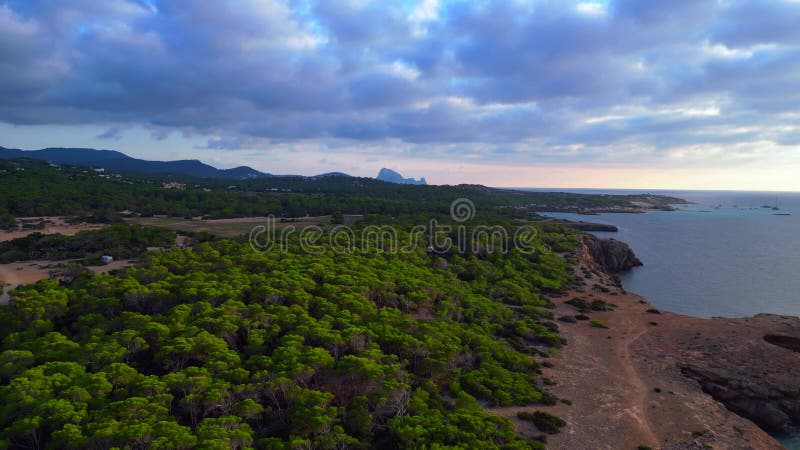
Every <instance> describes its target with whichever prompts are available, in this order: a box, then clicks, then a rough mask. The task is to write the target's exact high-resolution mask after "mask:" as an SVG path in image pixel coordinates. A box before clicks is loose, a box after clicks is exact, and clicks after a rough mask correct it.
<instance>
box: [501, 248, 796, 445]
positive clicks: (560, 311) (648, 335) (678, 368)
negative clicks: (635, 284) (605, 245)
mask: <svg viewBox="0 0 800 450" xmlns="http://www.w3.org/2000/svg"><path fill="white" fill-rule="evenodd" d="M575 257H576V258H577V262H578V264H576V268H575V272H576V275H577V276H578V278H579V279H580V280H581V282H580V283H579V285H576V286H574V287H573V289H571V290H570V291H568V292H567V293H566V294H564V295H562V296H559V297H554V298H552V299H551V300H552V301H553V303H554V304H555V308H554V310H553V312H554V315H555V318H559V317H563V316H565V315H573V316H574V315H575V314H579V311H578V309H577V308H576V307H575V306H573V305H571V304H568V303H567V301H569V300H570V299H573V298H576V297H577V298H584V299H586V300H588V301H594V300H601V301H603V302H606V303H608V304H613V305H615V307H613V308H611V310H609V311H588V312H586V313H585V314H586V315H588V316H590V318H591V319H596V320H599V321H601V322H602V324H604V325H605V326H606V327H607V328H597V327H592V326H590V325H589V324H588V323H587V321H576V322H575V323H569V322H563V321H558V324H559V327H560V329H561V333H562V335H563V336H564V337H565V338H566V339H567V344H566V345H565V346H564V347H562V348H561V349H560V351H559V353H558V355H556V356H554V357H551V358H547V359H546V360H544V361H547V364H545V367H543V369H542V372H543V377H545V378H547V379H550V380H554V381H555V382H556V383H557V384H555V385H553V386H551V387H549V389H550V390H551V392H552V393H553V394H555V395H556V396H557V397H558V398H560V399H566V400H568V401H569V402H571V404H565V403H558V404H557V405H554V406H544V407H542V406H535V407H525V408H497V409H493V410H492V411H493V412H495V413H497V414H500V415H503V416H505V417H508V418H510V419H512V420H513V421H514V422H515V424H516V426H517V428H518V431H519V432H520V433H522V434H523V435H526V436H536V435H538V434H540V433H539V432H538V431H537V430H536V429H535V427H532V426H531V425H529V424H527V423H525V422H522V421H519V420H517V419H516V413H517V412H519V411H520V410H528V411H535V410H544V411H548V412H551V413H552V414H555V415H557V416H559V417H562V418H563V419H564V420H565V421H566V422H567V427H565V428H564V429H563V430H562V431H561V433H559V434H555V435H551V436H548V446H549V447H552V448H574V449H581V448H587V449H588V448H607V449H617V448H637V447H639V446H645V448H646V447H650V448H654V449H656V448H660V449H686V448H698V449H699V448H708V447H707V446H711V447H713V448H730V449H734V448H735V449H748V448H750V449H773V448H774V449H781V448H784V447H783V446H782V445H781V444H780V442H778V441H777V440H776V439H775V438H774V437H773V436H771V435H770V434H769V433H768V432H767V431H766V430H767V429H770V428H772V429H770V431H771V432H776V431H778V430H777V429H775V428H774V427H775V426H777V425H778V424H779V423H781V422H782V421H784V420H785V419H786V416H787V414H786V411H784V410H788V411H789V413H790V414H791V412H792V411H791V408H794V407H800V369H797V367H798V364H797V363H798V358H800V354H798V353H797V351H798V350H797V349H796V348H795V349H794V350H793V349H792V348H791V345H776V344H775V343H771V342H768V340H765V339H764V337H765V336H784V337H786V336H789V337H791V339H795V338H796V339H797V342H799V343H800V318H797V317H788V316H776V315H757V316H754V317H746V318H738V319H727V318H711V319H703V318H695V317H690V316H685V315H681V314H675V313H671V312H668V311H657V310H655V309H654V308H653V306H652V305H651V304H650V302H649V301H647V299H645V298H643V297H641V296H638V295H636V294H633V293H630V292H626V291H625V290H624V289H623V288H622V287H621V286H620V284H619V281H618V278H617V277H616V276H615V275H614V274H612V273H609V272H608V271H606V270H604V269H603V268H602V267H600V266H599V265H598V263H597V262H596V261H594V260H593V258H592V257H591V255H590V254H589V252H588V249H587V248H586V247H585V246H582V249H581V250H580V251H579V252H578V253H577V254H576V255H575ZM792 342H794V341H791V342H790V344H791V343H792ZM795 395H796V396H795ZM781 408H783V410H782V409H781ZM734 411H735V412H734ZM796 412H800V410H798V411H796ZM794 418H795V420H797V419H796V416H795V417H794ZM754 421H758V422H760V423H759V424H758V425H757V424H756V423H755V422H754ZM587 442H591V443H592V444H591V445H587V444H586V443H587Z"/></svg>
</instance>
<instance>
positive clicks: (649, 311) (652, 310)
mask: <svg viewBox="0 0 800 450" xmlns="http://www.w3.org/2000/svg"><path fill="white" fill-rule="evenodd" d="M647 312H648V313H650V314H661V311H659V310H657V309H655V308H650V309H648V310H647Z"/></svg>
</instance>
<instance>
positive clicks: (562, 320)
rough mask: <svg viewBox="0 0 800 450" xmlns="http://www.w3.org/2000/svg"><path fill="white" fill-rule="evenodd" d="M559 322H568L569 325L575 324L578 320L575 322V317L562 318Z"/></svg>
mask: <svg viewBox="0 0 800 450" xmlns="http://www.w3.org/2000/svg"><path fill="white" fill-rule="evenodd" d="M558 320H560V321H561V322H567V323H575V322H577V320H575V317H573V316H561V317H559V318H558Z"/></svg>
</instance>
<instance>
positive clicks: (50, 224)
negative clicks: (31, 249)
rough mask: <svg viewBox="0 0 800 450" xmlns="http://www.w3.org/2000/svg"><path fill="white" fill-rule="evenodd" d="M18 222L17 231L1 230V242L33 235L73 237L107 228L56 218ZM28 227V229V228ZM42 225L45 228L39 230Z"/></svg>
mask: <svg viewBox="0 0 800 450" xmlns="http://www.w3.org/2000/svg"><path fill="white" fill-rule="evenodd" d="M17 222H18V223H19V225H18V227H17V229H16V230H12V231H6V230H0V242H3V241H10V240H12V239H17V238H21V237H25V236H28V235H30V234H33V233H42V234H63V235H64V236H73V235H75V234H77V233H79V232H81V231H85V230H97V229H99V228H103V227H104V226H105V225H103V224H98V223H85V222H81V223H75V224H73V223H67V221H66V218H64V217H55V216H42V217H19V218H17ZM26 225H27V226H28V227H26ZM41 225H43V226H44V227H43V228H38V227H39V226H41ZM32 226H36V227H37V228H30V227H32Z"/></svg>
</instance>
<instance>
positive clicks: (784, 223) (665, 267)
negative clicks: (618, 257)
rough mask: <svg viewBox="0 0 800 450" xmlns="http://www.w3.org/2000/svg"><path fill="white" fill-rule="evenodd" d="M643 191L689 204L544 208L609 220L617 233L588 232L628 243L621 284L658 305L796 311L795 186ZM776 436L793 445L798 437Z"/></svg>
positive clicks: (799, 245) (798, 215) (714, 312)
mask: <svg viewBox="0 0 800 450" xmlns="http://www.w3.org/2000/svg"><path fill="white" fill-rule="evenodd" d="M530 190H550V191H552V190H553V189H530ZM560 191H565V192H577V193H606V194H630V193H642V192H643V191H629V190H610V191H609V190H595V189H570V190H564V189H560ZM645 192H647V191H645ZM649 192H650V193H653V194H663V195H670V196H674V197H679V198H683V199H685V200H688V201H690V202H693V204H690V205H678V206H677V207H678V208H679V210H678V211H670V212H666V211H653V212H648V213H645V214H600V215H596V216H585V215H578V214H560V213H550V214H547V215H549V216H553V217H562V218H567V219H571V220H583V221H586V222H598V223H606V224H612V225H616V226H617V227H618V228H619V232H617V233H600V232H598V233H594V234H596V235H598V236H601V237H613V238H615V239H618V240H621V241H624V242H627V243H628V244H630V245H631V247H632V248H633V250H634V251H635V252H636V254H637V256H639V259H641V260H642V261H643V262H644V266H642V267H639V268H635V269H633V270H632V271H631V272H629V273H627V274H625V275H623V276H622V283H623V286H624V287H625V289H627V290H629V291H632V292H635V293H637V294H640V295H642V296H644V297H646V298H647V299H649V300H650V301H651V302H652V303H653V304H654V305H655V306H657V307H658V308H662V309H665V310H669V311H673V312H677V313H682V314H687V315H690V316H696V317H714V316H724V317H743V316H751V315H754V314H758V313H775V314H785V315H793V316H800V193H797V192H779V193H775V192H731V191H649ZM764 206H767V207H768V208H765V207H764ZM774 207H777V208H778V209H777V210H774V209H772V208H774ZM776 214H790V215H776ZM781 442H782V443H783V445H785V446H786V447H787V448H789V449H790V450H795V449H800V436H798V437H794V438H787V439H784V440H782V441H781Z"/></svg>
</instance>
